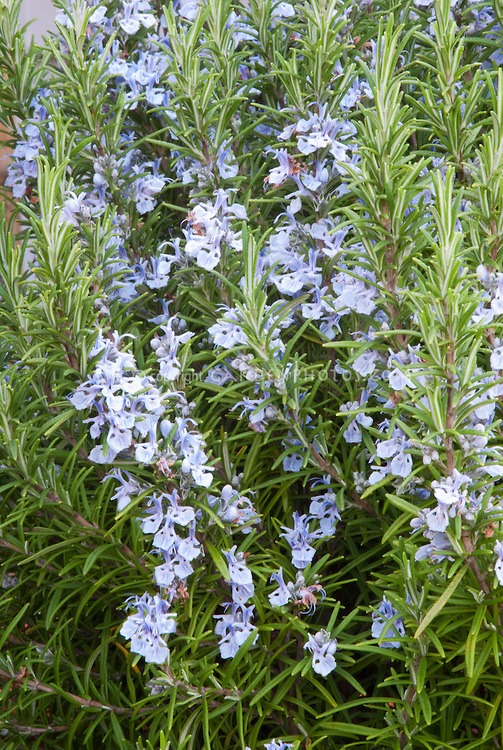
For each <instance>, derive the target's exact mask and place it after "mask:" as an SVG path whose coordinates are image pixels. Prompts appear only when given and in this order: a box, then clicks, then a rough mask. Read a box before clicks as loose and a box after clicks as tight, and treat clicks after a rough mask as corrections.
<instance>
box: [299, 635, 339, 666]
mask: <svg viewBox="0 0 503 750" xmlns="http://www.w3.org/2000/svg"><path fill="white" fill-rule="evenodd" d="M304 648H307V649H308V651H310V652H311V654H312V655H313V661H312V665H313V669H314V671H315V672H316V673H317V674H320V675H321V676H322V677H326V676H327V675H328V674H330V672H333V670H334V669H335V668H336V666H337V662H336V661H335V659H334V654H335V652H336V650H337V640H336V638H331V637H330V634H329V633H327V631H326V630H319V631H318V632H317V633H316V634H315V635H311V634H310V635H309V640H308V641H307V643H305V644H304Z"/></svg>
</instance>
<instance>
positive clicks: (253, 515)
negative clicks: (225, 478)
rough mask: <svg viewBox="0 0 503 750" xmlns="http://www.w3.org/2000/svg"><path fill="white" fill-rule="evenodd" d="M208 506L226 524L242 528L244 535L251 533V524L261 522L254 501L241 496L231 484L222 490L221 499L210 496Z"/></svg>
mask: <svg viewBox="0 0 503 750" xmlns="http://www.w3.org/2000/svg"><path fill="white" fill-rule="evenodd" d="M208 505H209V506H210V508H214V509H215V511H216V514H217V516H218V517H219V518H220V520H221V521H223V522H224V523H228V524H232V525H236V526H240V527H242V528H241V531H242V532H243V534H249V533H250V531H251V530H252V528H251V524H256V523H259V522H260V517H259V516H258V515H257V512H256V510H255V508H254V507H253V503H252V501H251V500H250V499H249V498H248V497H246V496H245V495H240V494H239V492H238V491H237V490H236V489H234V487H232V485H230V484H226V485H225V486H224V487H223V488H222V492H221V494H220V498H218V497H216V496H215V495H208Z"/></svg>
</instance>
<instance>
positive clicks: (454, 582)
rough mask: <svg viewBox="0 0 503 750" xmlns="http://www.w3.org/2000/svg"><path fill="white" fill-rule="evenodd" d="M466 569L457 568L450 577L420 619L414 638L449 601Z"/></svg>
mask: <svg viewBox="0 0 503 750" xmlns="http://www.w3.org/2000/svg"><path fill="white" fill-rule="evenodd" d="M467 570H468V568H467V567H464V568H461V570H459V571H458V572H457V573H456V575H455V576H454V578H453V579H452V581H451V582H450V584H449V585H448V586H447V588H446V589H445V591H444V593H443V594H442V596H441V597H440V598H439V599H438V600H437V601H436V602H435V604H434V605H433V606H432V607H430V609H429V610H428V612H427V613H426V614H425V616H424V617H423V619H422V620H421V622H420V624H419V627H418V629H417V630H416V632H415V633H414V638H419V636H420V635H421V633H424V631H425V630H426V628H427V627H428V625H429V624H430V622H431V621H432V620H433V619H434V618H435V617H436V616H437V615H438V613H439V612H440V611H441V610H442V609H443V608H444V607H445V605H446V604H447V602H448V601H449V599H450V598H451V596H452V595H453V594H454V592H455V591H456V589H457V587H458V585H459V583H460V581H461V579H462V578H463V576H464V574H465V573H466V571H467Z"/></svg>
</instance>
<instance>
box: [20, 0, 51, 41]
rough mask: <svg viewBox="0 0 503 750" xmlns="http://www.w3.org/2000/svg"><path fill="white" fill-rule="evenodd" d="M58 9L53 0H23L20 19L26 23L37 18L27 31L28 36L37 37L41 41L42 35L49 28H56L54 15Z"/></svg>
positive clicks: (36, 39)
mask: <svg viewBox="0 0 503 750" xmlns="http://www.w3.org/2000/svg"><path fill="white" fill-rule="evenodd" d="M55 15H56V9H55V7H54V5H53V4H52V2H51V0H23V2H22V3H21V12H20V14H19V20H20V21H21V24H22V25H24V24H25V23H28V21H32V20H33V19H35V21H34V23H32V24H31V25H30V26H29V28H28V31H27V36H28V37H30V36H33V37H35V41H37V42H40V41H41V39H42V36H43V35H44V34H45V33H46V32H47V31H48V30H49V29H51V30H52V29H55V28H56V27H55V25H54V16H55Z"/></svg>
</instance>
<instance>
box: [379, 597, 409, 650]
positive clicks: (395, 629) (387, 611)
mask: <svg viewBox="0 0 503 750" xmlns="http://www.w3.org/2000/svg"><path fill="white" fill-rule="evenodd" d="M398 614H399V612H398V610H397V609H395V607H393V605H392V604H391V602H389V601H388V600H387V599H386V597H385V596H383V599H382V602H381V603H380V605H379V607H378V608H377V611H376V612H372V630H371V633H372V638H379V637H380V636H381V633H382V632H383V630H384V629H385V628H386V634H385V636H384V637H385V638H386V639H388V640H387V641H386V642H383V643H380V644H379V645H380V646H381V648H400V646H401V645H402V644H401V643H400V641H391V640H390V639H391V638H396V636H397V635H399V636H404V635H405V627H404V624H403V621H402V618H401V617H397V615H398Z"/></svg>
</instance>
